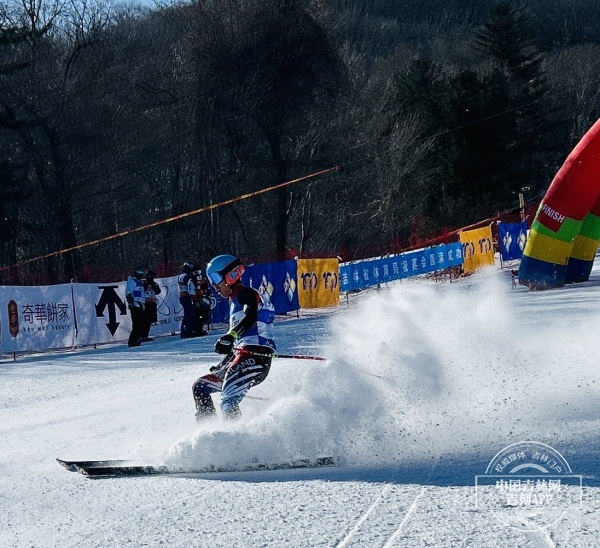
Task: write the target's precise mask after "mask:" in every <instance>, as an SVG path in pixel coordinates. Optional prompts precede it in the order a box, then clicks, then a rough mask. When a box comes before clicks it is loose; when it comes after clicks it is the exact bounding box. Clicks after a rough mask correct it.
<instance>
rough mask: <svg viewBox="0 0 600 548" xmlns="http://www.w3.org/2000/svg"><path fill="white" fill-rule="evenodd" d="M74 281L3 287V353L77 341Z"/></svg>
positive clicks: (0, 297) (0, 314) (0, 319)
mask: <svg viewBox="0 0 600 548" xmlns="http://www.w3.org/2000/svg"><path fill="white" fill-rule="evenodd" d="M72 303H73V300H72V297H71V284H62V285H50V286H44V287H24V286H18V287H15V286H7V287H0V352H3V353H9V352H19V351H26V350H44V349H49V348H70V347H72V346H73V345H74V344H75V317H74V313H73V304H72Z"/></svg>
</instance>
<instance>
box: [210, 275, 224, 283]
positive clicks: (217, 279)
mask: <svg viewBox="0 0 600 548" xmlns="http://www.w3.org/2000/svg"><path fill="white" fill-rule="evenodd" d="M208 279H209V280H210V283H211V284H213V285H218V284H220V283H221V282H222V281H223V274H221V273H220V272H210V273H209V274H208Z"/></svg>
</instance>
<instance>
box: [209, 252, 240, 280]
mask: <svg viewBox="0 0 600 548" xmlns="http://www.w3.org/2000/svg"><path fill="white" fill-rule="evenodd" d="M244 270H245V268H244V264H243V263H242V261H240V260H239V259H238V258H237V257H234V256H233V255H219V256H218V257H215V258H214V259H212V260H211V261H210V263H208V264H207V265H206V276H207V278H208V279H209V280H210V283H212V284H213V285H217V284H218V283H221V282H222V281H223V279H225V284H226V285H233V284H234V283H236V282H237V281H239V280H241V279H242V275H243V274H244Z"/></svg>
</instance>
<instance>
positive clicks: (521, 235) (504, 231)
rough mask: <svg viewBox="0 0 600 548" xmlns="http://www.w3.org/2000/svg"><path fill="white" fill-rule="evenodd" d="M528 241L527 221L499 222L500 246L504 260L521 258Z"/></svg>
mask: <svg viewBox="0 0 600 548" xmlns="http://www.w3.org/2000/svg"><path fill="white" fill-rule="evenodd" d="M526 243H527V221H521V222H520V223H502V222H499V223H498V246H499V247H500V257H502V260H503V261H512V260H514V259H520V258H521V257H522V256H523V250H524V249H525V244H526Z"/></svg>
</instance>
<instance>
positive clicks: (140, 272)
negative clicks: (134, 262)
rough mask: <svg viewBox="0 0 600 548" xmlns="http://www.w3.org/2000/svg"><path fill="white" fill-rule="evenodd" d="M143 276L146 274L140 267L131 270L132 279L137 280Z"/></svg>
mask: <svg viewBox="0 0 600 548" xmlns="http://www.w3.org/2000/svg"><path fill="white" fill-rule="evenodd" d="M144 274H146V271H145V270H144V269H143V268H142V267H141V266H136V267H135V269H134V270H133V277H134V278H137V279H138V280H139V279H141V278H143V277H144Z"/></svg>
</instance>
